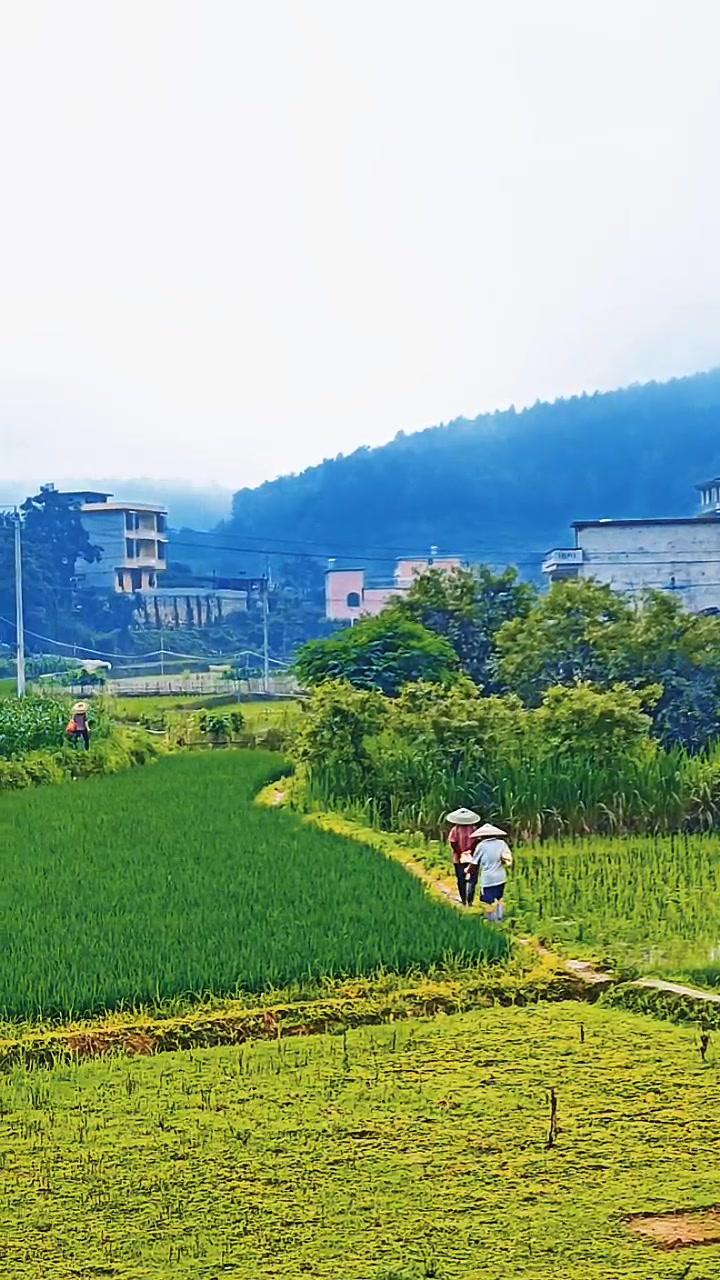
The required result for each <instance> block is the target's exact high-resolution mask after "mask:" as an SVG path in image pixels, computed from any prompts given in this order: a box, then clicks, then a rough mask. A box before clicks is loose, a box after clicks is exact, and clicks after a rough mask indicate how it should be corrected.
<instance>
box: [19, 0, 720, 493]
mask: <svg viewBox="0 0 720 1280" xmlns="http://www.w3.org/2000/svg"><path fill="white" fill-rule="evenodd" d="M719 42H720V5H718V3H717V0H468V2H467V3H465V2H464V0H261V2H260V0H192V2H188V0H102V2H100V3H98V0H88V2H85V0H63V2H62V3H61V4H58V3H56V2H55V0H52V2H50V3H45V2H44V0H27V3H17V0H2V3H1V4H0V173H1V175H2V197H1V199H0V456H1V463H0V479H2V478H5V479H7V478H11V477H12V478H18V477H22V478H26V477H27V478H28V479H33V480H38V481H39V480H43V479H49V478H55V479H59V478H62V477H63V476H67V475H70V474H78V473H82V474H87V475H90V474H93V473H95V474H98V475H100V474H102V475H108V474H110V475H114V474H117V475H139V474H142V475H155V476H163V477H168V478H169V477H181V478H185V479H188V480H193V481H196V482H206V481H214V482H218V483H222V484H227V485H230V486H232V487H239V486H241V485H243V484H249V483H256V482H258V481H260V480H262V479H264V478H266V477H270V476H273V475H275V474H277V473H278V472H282V471H286V470H297V469H300V468H301V467H302V466H304V465H306V464H309V463H312V462H315V461H318V460H320V459H321V458H322V457H323V456H326V455H328V454H335V453H337V452H340V451H343V452H347V451H349V450H350V449H352V448H354V447H355V446H356V445H359V444H362V443H380V442H382V441H385V440H387V439H389V438H390V437H391V436H392V435H393V434H394V433H395V432H396V431H397V430H398V429H399V428H404V429H405V430H411V429H414V428H418V427H421V426H424V425H429V424H431V423H434V422H438V421H441V420H448V419H450V418H452V417H455V416H457V415H459V414H464V415H465V416H468V417H470V416H474V415H475V414H476V413H478V412H480V411H482V410H485V409H491V408H495V407H502V406H505V405H507V404H509V403H510V402H513V401H514V402H515V403H516V404H521V403H526V402H532V401H533V400H534V399H535V398H537V397H541V398H545V397H553V396H556V395H561V394H565V393H570V392H573V391H577V390H581V389H583V388H587V389H593V388H596V387H601V388H606V387H611V386H615V385H618V384H621V383H624V382H628V381H633V380H644V379H647V378H651V377H657V378H663V377H666V376H670V375H673V374H677V373H682V372H689V371H692V370H695V369H698V368H704V367H708V366H710V365H713V364H716V363H718V362H720V252H719V251H718V226H720V172H719V170H718V164H717V156H718V137H719V136H720V71H719V64H718V47H719Z"/></svg>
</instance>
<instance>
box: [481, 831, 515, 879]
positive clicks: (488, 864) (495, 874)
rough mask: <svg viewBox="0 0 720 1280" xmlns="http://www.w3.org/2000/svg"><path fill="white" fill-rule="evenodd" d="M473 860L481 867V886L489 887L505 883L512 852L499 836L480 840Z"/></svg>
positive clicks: (510, 864)
mask: <svg viewBox="0 0 720 1280" xmlns="http://www.w3.org/2000/svg"><path fill="white" fill-rule="evenodd" d="M472 860H473V862H474V863H475V866H476V867H479V869H480V888H481V889H489V888H490V887H491V885H494V884H504V883H505V881H506V880H507V870H506V868H507V867H510V866H512V854H511V852H510V850H509V848H508V846H507V845H506V843H505V841H504V840H501V839H500V838H499V836H489V837H488V838H487V839H485V840H478V842H477V845H476V846H475V852H474V853H473V856H472Z"/></svg>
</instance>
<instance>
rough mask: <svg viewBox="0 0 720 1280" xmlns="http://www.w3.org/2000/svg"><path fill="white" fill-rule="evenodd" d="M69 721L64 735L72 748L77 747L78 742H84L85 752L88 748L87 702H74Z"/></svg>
mask: <svg viewBox="0 0 720 1280" xmlns="http://www.w3.org/2000/svg"><path fill="white" fill-rule="evenodd" d="M70 717H71V718H70V721H69V723H68V727H67V729H66V733H67V736H68V738H69V739H70V742H71V743H72V744H73V746H77V744H78V743H79V742H84V744H85V750H86V751H87V750H88V749H89V747H90V725H89V723H88V704H87V702H76V703H75V706H74V707H73V709H72V712H71V713H70Z"/></svg>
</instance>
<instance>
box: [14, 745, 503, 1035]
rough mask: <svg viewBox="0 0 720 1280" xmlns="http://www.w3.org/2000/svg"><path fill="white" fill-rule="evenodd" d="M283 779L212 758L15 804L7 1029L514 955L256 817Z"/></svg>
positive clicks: (346, 851) (394, 880) (268, 767)
mask: <svg viewBox="0 0 720 1280" xmlns="http://www.w3.org/2000/svg"><path fill="white" fill-rule="evenodd" d="M90 755H92V753H90ZM281 768H282V762H281V760H280V757H278V756H276V755H275V756H274V755H271V754H269V753H260V752H253V753H243V752H228V753H207V752H203V753H199V754H193V755H183V756H175V757H170V758H168V759H165V760H163V761H162V762H160V763H159V764H157V765H156V766H155V767H154V768H152V769H148V770H139V771H135V772H134V773H132V774H120V775H117V776H115V777H112V778H107V779H98V780H91V781H88V782H86V783H84V784H83V786H82V788H80V787H77V786H74V785H72V784H68V785H60V786H57V787H52V788H46V789H44V790H38V791H33V792H32V793H28V792H24V793H18V794H14V795H8V796H7V797H3V799H2V802H1V803H0V822H1V823H2V835H3V839H2V843H1V844H0V869H1V871H2V885H3V888H2V894H1V895H0V936H1V937H2V939H3V947H2V950H0V1014H1V1015H2V1016H4V1017H14V1016H19V1015H24V1016H32V1015H47V1016H50V1015H56V1014H67V1013H71V1012H75V1013H80V1012H95V1011H98V1010H101V1009H105V1008H112V1007H117V1006H120V1005H132V1004H134V1005H137V1004H140V1003H148V1002H155V1001H157V1000H159V999H162V998H164V997H169V996H175V995H179V994H183V993H202V992H204V991H213V992H216V993H218V994H225V993H232V992H234V991H236V990H245V991H260V990H263V989H267V988H271V987H280V986H286V985H289V984H291V983H293V982H296V981H304V980H307V979H319V978H322V977H323V976H325V975H328V976H343V975H356V974H366V973H370V972H374V971H376V970H377V969H379V968H386V969H394V970H398V971H406V970H408V969H411V968H413V967H415V966H426V965H428V964H431V963H434V962H439V961H442V960H446V959H449V958H450V957H457V958H475V959H492V958H497V957H501V956H503V955H504V954H505V953H506V951H507V944H506V941H505V939H504V937H503V936H500V935H498V934H496V933H493V932H492V930H491V929H490V928H488V927H487V926H485V925H484V923H483V922H482V921H481V920H480V919H477V918H475V917H472V918H470V917H463V916H461V915H460V914H459V913H457V912H453V911H448V910H447V907H446V906H445V905H444V904H443V903H440V902H435V901H433V900H431V899H430V898H429V897H428V896H427V894H426V893H425V892H424V890H423V888H422V886H421V885H420V883H419V882H417V881H416V880H415V879H414V878H413V877H411V876H408V875H407V873H406V871H405V870H404V869H403V868H402V867H400V866H398V865H397V864H396V863H394V862H392V861H391V860H388V859H385V858H383V857H382V856H381V855H379V854H377V853H376V852H374V851H373V850H371V849H369V848H363V847H362V846H361V845H358V844H356V843H355V842H352V841H348V840H344V839H342V838H341V837H338V836H333V835H330V834H325V833H322V832H319V831H315V830H312V829H310V828H309V827H308V826H307V825H306V824H304V823H303V822H301V821H300V819H298V818H297V817H296V816H294V815H292V814H289V813H284V812H280V811H275V810H273V811H270V810H267V809H264V808H260V807H258V806H257V805H255V804H254V803H253V798H254V795H255V793H256V792H257V790H258V789H259V788H260V787H261V786H262V785H263V783H265V782H268V781H270V780H271V779H272V778H273V777H274V776H277V775H278V774H279V772H280V771H281Z"/></svg>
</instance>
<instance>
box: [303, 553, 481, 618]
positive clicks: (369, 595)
mask: <svg viewBox="0 0 720 1280" xmlns="http://www.w3.org/2000/svg"><path fill="white" fill-rule="evenodd" d="M461 567H462V561H461V560H460V559H458V558H457V557H449V558H446V559H442V560H438V559H435V558H434V557H433V558H432V559H431V558H430V557H428V558H427V559H424V560H423V559H417V560H398V561H397V564H396V565H395V571H394V573H393V580H392V582H391V583H387V584H382V585H379V586H378V585H375V586H369V585H368V584H367V573H366V570H365V569H335V568H333V562H332V561H331V563H330V568H328V570H327V571H326V574H325V617H326V618H327V619H328V620H329V621H330V622H352V621H353V620H354V619H355V618H362V617H375V616H376V615H377V614H378V613H380V612H381V610H382V609H384V608H385V605H386V604H387V603H388V601H389V600H391V599H392V597H393V596H397V595H403V594H404V592H406V591H409V589H410V587H411V586H412V584H413V581H414V579H415V578H416V577H417V576H418V574H421V573H426V572H427V570H428V569H431V568H432V569H442V570H444V571H445V572H446V573H449V572H450V571H451V570H453V569H460V568H461Z"/></svg>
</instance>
